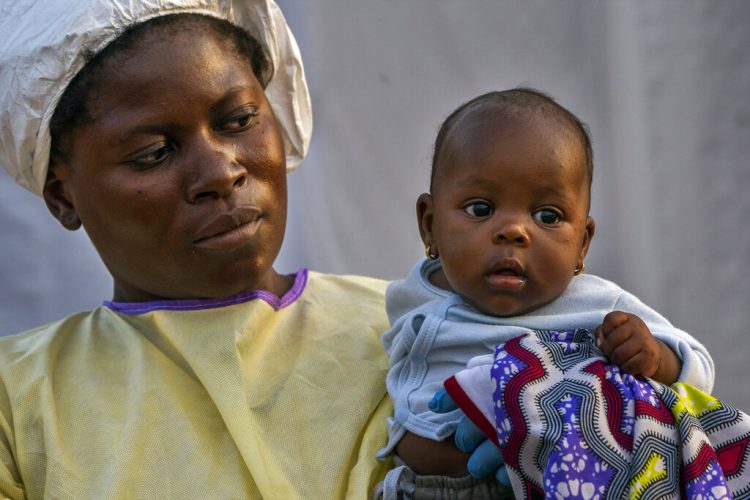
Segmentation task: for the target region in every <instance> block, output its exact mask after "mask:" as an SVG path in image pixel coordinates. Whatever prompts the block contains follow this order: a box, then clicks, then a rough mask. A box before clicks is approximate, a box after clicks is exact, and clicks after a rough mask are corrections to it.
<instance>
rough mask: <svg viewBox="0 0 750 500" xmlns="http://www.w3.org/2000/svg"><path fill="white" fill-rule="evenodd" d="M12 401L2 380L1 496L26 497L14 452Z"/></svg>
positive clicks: (0, 414) (0, 420)
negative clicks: (10, 401) (9, 399)
mask: <svg viewBox="0 0 750 500" xmlns="http://www.w3.org/2000/svg"><path fill="white" fill-rule="evenodd" d="M11 415H12V414H11V411H10V403H9V401H8V395H7V392H6V390H5V385H4V384H2V383H1V382H0V498H2V499H6V498H10V499H13V500H16V499H19V500H20V499H25V498H26V494H25V492H24V487H23V484H22V482H21V476H20V474H19V473H18V467H17V465H16V460H15V458H14V457H15V454H14V453H13V448H14V446H13V443H14V433H13V428H12V416H11Z"/></svg>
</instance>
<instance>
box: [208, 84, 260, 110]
mask: <svg viewBox="0 0 750 500" xmlns="http://www.w3.org/2000/svg"><path fill="white" fill-rule="evenodd" d="M242 93H247V96H248V97H250V98H251V99H250V100H251V101H252V102H255V100H256V99H255V93H254V92H253V88H252V87H250V86H248V85H235V86H233V87H230V88H229V90H227V91H226V92H225V93H224V95H223V96H221V97H220V98H219V100H217V101H216V102H215V103H213V104H212V105H211V107H210V108H209V111H210V112H212V113H215V112H217V111H218V110H220V109H221V108H222V107H224V106H225V105H226V104H227V102H229V101H231V100H232V99H235V98H236V97H237V95H238V94H242Z"/></svg>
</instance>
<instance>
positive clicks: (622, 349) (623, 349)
mask: <svg viewBox="0 0 750 500" xmlns="http://www.w3.org/2000/svg"><path fill="white" fill-rule="evenodd" d="M642 349H643V346H642V345H639V343H638V342H628V341H625V342H623V343H622V344H619V345H616V346H614V347H613V349H612V350H611V351H610V352H609V353H608V354H607V356H608V357H609V359H610V361H612V362H613V363H614V364H616V365H617V366H619V367H620V368H622V367H623V366H624V365H625V363H627V362H628V361H630V360H631V359H633V358H634V357H635V356H636V355H638V354H639V353H640V352H641V351H642ZM628 373H629V372H628Z"/></svg>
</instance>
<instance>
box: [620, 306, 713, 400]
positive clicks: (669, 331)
mask: <svg viewBox="0 0 750 500" xmlns="http://www.w3.org/2000/svg"><path fill="white" fill-rule="evenodd" d="M614 310H616V311H624V312H628V313H631V314H635V315H636V316H638V317H639V318H641V319H642V320H643V322H644V323H646V325H647V326H648V328H649V330H651V333H652V334H653V335H654V337H656V338H657V339H659V340H661V341H662V342H664V343H665V344H666V345H667V346H669V348H670V349H672V350H673V351H674V353H675V354H676V355H677V357H679V358H680V360H681V361H682V370H681V371H680V375H679V377H678V379H677V381H678V382H684V383H686V384H690V385H692V386H694V387H696V388H698V389H700V390H701V391H703V392H706V393H710V392H711V390H712V389H713V386H714V376H715V370H714V362H713V360H712V359H711V355H710V354H709V353H708V350H707V349H706V348H705V347H704V346H703V345H702V344H701V343H700V342H698V341H697V340H696V339H695V338H694V337H693V336H692V335H690V334H689V333H687V332H684V331H682V330H680V329H679V328H676V327H675V326H673V325H672V324H671V323H670V322H669V321H668V320H667V319H666V318H665V317H664V316H662V315H661V314H659V313H658V312H656V311H654V310H653V309H651V308H650V307H648V306H647V305H645V304H644V303H643V302H641V301H640V300H639V299H638V298H637V297H635V296H634V295H632V294H630V293H628V292H623V294H622V295H621V296H620V298H619V299H618V301H617V303H616V304H615V307H614Z"/></svg>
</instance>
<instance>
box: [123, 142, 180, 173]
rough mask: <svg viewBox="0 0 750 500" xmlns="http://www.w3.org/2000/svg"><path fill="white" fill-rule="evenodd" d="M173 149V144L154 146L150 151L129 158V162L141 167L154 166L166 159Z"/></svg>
mask: <svg viewBox="0 0 750 500" xmlns="http://www.w3.org/2000/svg"><path fill="white" fill-rule="evenodd" d="M174 150H175V148H174V146H173V145H171V144H164V145H162V146H161V147H158V148H154V149H152V150H150V151H147V152H145V153H144V154H141V155H140V156H136V157H135V158H133V159H131V160H129V162H130V163H132V164H133V165H135V166H136V167H138V168H143V169H146V168H151V167H155V166H157V165H159V164H161V163H162V162H163V161H164V160H166V159H167V158H168V157H169V155H171V154H172V153H173V152H174Z"/></svg>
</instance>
